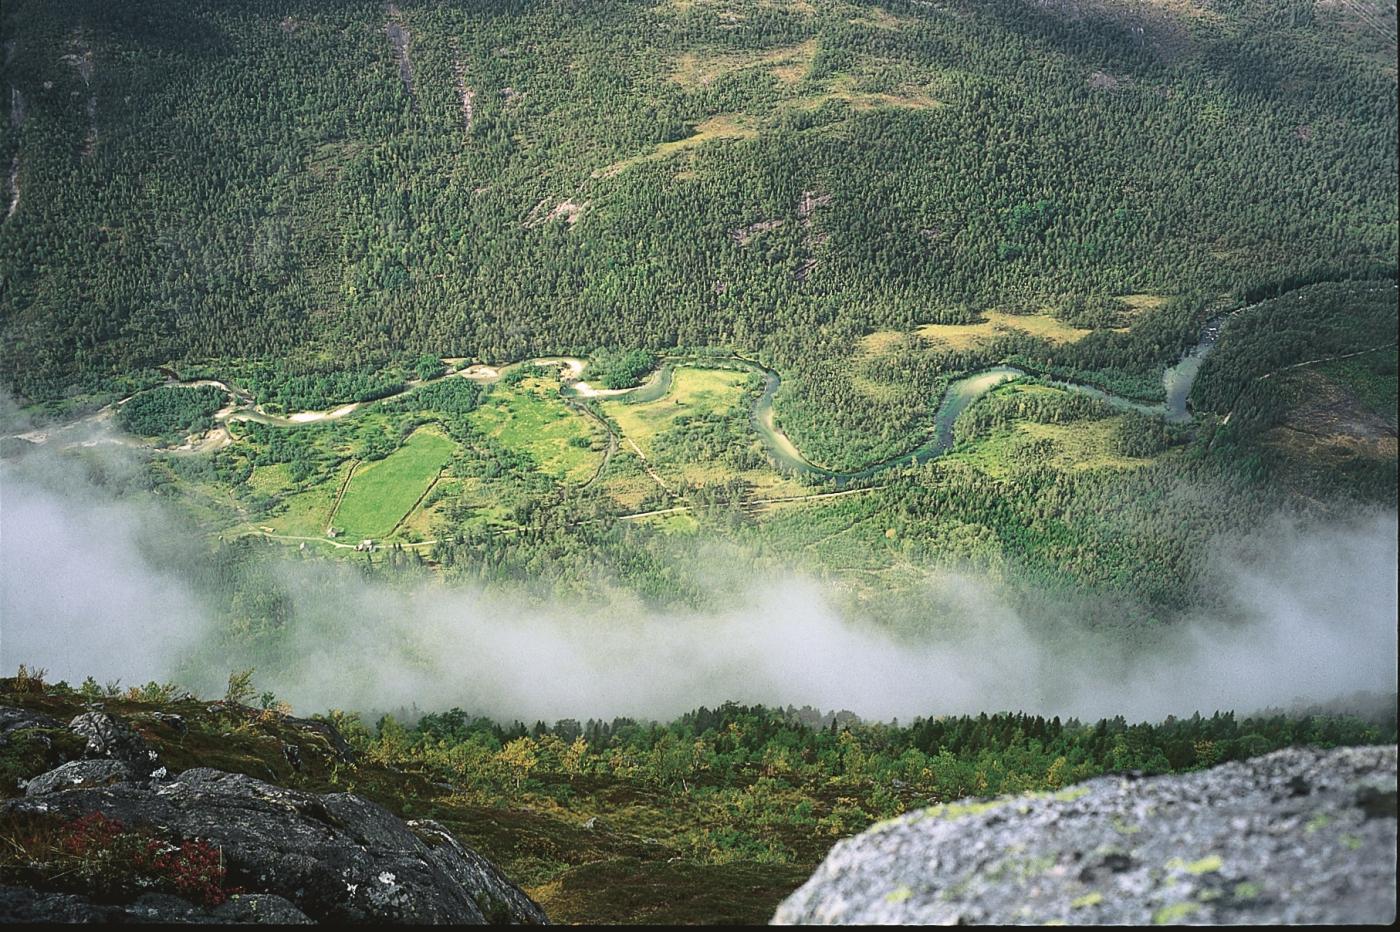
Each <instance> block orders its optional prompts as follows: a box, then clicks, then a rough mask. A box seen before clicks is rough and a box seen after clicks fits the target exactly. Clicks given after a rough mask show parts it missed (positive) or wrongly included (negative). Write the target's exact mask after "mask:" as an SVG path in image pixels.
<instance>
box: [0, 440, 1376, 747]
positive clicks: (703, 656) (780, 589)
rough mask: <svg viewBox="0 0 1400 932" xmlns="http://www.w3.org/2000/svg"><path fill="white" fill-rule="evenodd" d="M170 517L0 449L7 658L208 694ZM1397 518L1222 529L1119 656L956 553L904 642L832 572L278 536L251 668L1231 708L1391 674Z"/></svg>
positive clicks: (229, 659) (582, 689)
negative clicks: (593, 589)
mask: <svg viewBox="0 0 1400 932" xmlns="http://www.w3.org/2000/svg"><path fill="white" fill-rule="evenodd" d="M103 462H104V465H103V468H104V469H106V470H108V471H109V472H111V471H120V470H122V469H133V468H134V467H133V466H132V465H131V464H130V463H128V462H125V461H124V460H121V459H120V458H115V457H114V458H112V459H111V462H110V463H108V462H107V461H106V460H104V461H103ZM186 528H187V525H186V524H185V523H183V521H182V520H181V519H177V518H176V517H175V516H174V514H173V512H172V511H171V510H169V508H168V506H164V505H162V504H161V503H160V502H159V501H158V499H157V498H155V497H154V496H151V495H149V494H146V493H137V494H131V495H125V496H122V497H121V498H116V497H114V496H113V495H112V494H111V493H110V492H107V491H105V490H104V488H102V487H99V486H98V485H97V484H95V483H94V482H93V481H92V479H91V470H90V469H78V468H75V466H74V465H73V464H72V463H69V462H66V461H61V459H60V458H59V457H56V456H53V455H52V454H50V453H48V452H43V451H41V452H38V453H31V454H28V455H26V456H23V457H20V458H18V459H15V460H9V461H3V462H0V669H4V670H6V671H13V670H14V669H15V667H16V666H17V665H18V664H20V663H27V664H30V665H32V666H40V667H45V668H47V669H48V671H49V678H50V680H55V679H59V678H65V679H67V680H68V681H69V682H71V683H75V684H76V683H78V682H81V681H82V679H83V678H84V677H85V676H89V675H91V676H93V677H95V678H96V679H97V680H98V681H99V682H101V681H106V680H112V679H118V678H119V679H120V680H121V681H122V682H123V683H126V684H132V683H140V682H146V681H148V680H152V679H157V680H166V679H177V680H178V681H179V682H181V683H182V684H183V685H186V686H188V687H191V688H194V689H196V690H197V691H199V692H201V693H202V694H204V695H211V694H218V693H221V692H222V683H223V681H224V679H225V678H226V677H227V675H228V673H229V672H230V670H232V669H235V668H237V667H238V666H240V665H241V664H240V658H238V657H237V656H234V655H232V654H229V653H227V652H224V651H222V650H220V649H217V648H213V647H211V645H215V644H216V643H217V641H218V639H217V638H216V637H215V635H214V629H215V626H216V625H217V624H218V622H217V621H216V616H217V611H216V610H215V609H216V607H215V606H212V605H210V604H208V601H207V598H208V597H207V596H206V595H202V594H201V590H200V588H199V587H198V586H197V585H195V584H194V582H193V581H192V580H191V579H190V578H188V576H187V572H188V570H187V569H186V568H184V567H187V566H188V563H187V562H186V561H184V560H181V559H178V558H176V555H178V554H180V553H184V554H186V555H188V554H189V553H198V552H200V551H201V550H202V549H203V544H202V542H201V541H200V540H199V539H198V538H197V537H195V536H193V534H192V532H191V531H189V530H188V529H186ZM1396 529H1397V527H1396V515H1395V513H1394V512H1388V513H1384V514H1365V515H1350V516H1347V517H1345V518H1339V519H1336V520H1334V521H1333V522H1332V523H1328V524H1316V523H1314V524H1312V525H1310V526H1308V527H1307V528H1306V529H1305V528H1303V527H1302V526H1300V525H1298V524H1297V523H1293V522H1289V521H1286V520H1283V519H1279V520H1277V521H1275V522H1273V523H1271V524H1269V525H1267V526H1265V527H1261V528H1258V529H1257V530H1255V531H1254V532H1253V533H1251V534H1250V535H1249V536H1248V537H1238V538H1232V539H1222V540H1220V541H1218V543H1217V546H1216V547H1215V551H1216V557H1215V559H1213V560H1212V563H1211V568H1210V570H1209V571H1208V575H1209V578H1208V579H1207V580H1206V585H1205V587H1204V588H1205V589H1206V590H1207V591H1211V592H1214V593H1215V597H1214V599H1213V601H1212V604H1213V605H1214V606H1215V608H1213V609H1212V611H1211V612H1210V617H1204V616H1197V617H1185V618H1181V619H1179V620H1177V621H1175V622H1173V624H1172V627H1171V628H1170V629H1169V633H1167V634H1166V635H1165V636H1163V637H1159V638H1157V639H1156V642H1155V644H1154V646H1153V647H1152V649H1151V650H1147V651H1143V650H1139V651H1136V652H1133V651H1130V650H1126V649H1125V648H1124V646H1123V645H1122V644H1120V643H1116V642H1115V643H1110V642H1109V641H1108V640H1106V639H1105V638H1103V637H1101V636H1093V635H1089V634H1084V635H1082V636H1080V637H1077V638H1074V637H1066V636H1064V634H1063V629H1061V634H1060V635H1059V636H1057V637H1056V638H1055V640H1054V643H1053V645H1051V644H1046V643H1043V639H1041V638H1039V637H1038V636H1037V631H1041V630H1043V629H1044V624H1043V619H1041V618H1037V617H1029V616H1028V615H1022V614H1018V613H1017V612H1016V611H1015V610H1013V609H1012V608H1011V607H1010V601H1009V600H1008V599H1007V598H1005V597H1004V595H1003V594H1002V593H1001V592H1000V591H999V590H998V589H997V588H996V587H995V586H993V585H992V584H990V583H984V582H981V581H979V580H978V579H976V578H973V577H971V576H967V575H957V574H931V575H930V577H929V579H928V582H927V586H926V592H924V593H922V594H921V596H920V597H921V598H926V601H927V604H928V609H927V611H928V612H929V613H930V616H931V617H932V616H935V615H936V616H937V617H936V618H933V619H932V620H934V621H936V622H937V624H936V625H934V627H939V628H942V629H944V630H947V629H949V628H954V629H957V630H959V631H960V632H961V634H960V636H958V637H957V638H956V639H948V638H944V639H942V640H927V639H926V640H924V641H910V640H909V638H908V637H903V638H896V637H895V636H893V635H891V634H888V633H885V632H884V631H882V630H881V629H880V628H879V627H878V626H877V625H872V624H869V623H858V622H856V621H853V620H848V619H847V618H844V617H843V616H842V614H841V612H840V611H838V609H837V608H836V601H835V600H834V599H833V594H832V592H831V591H830V590H829V589H827V588H824V586H823V585H822V584H819V583H818V582H816V581H814V580H811V579H804V578H800V577H797V576H793V575H779V576H773V577H770V578H766V579H754V580H753V581H752V583H751V584H749V585H748V586H747V589H744V590H740V591H741V592H742V596H741V597H739V598H737V599H736V600H735V601H734V602H733V605H732V607H731V608H729V609H727V610H724V611H719V612H714V613H704V614H698V613H685V612H676V613H663V614H656V613H649V612H647V611H645V610H644V609H643V608H641V607H640V606H639V605H638V604H637V603H635V602H632V601H628V600H626V599H619V603H618V604H616V605H610V606H607V607H605V608H603V609H599V608H598V607H597V606H596V605H595V606H590V607H587V608H586V609H584V610H580V609H579V608H578V607H577V606H572V605H569V604H547V605H541V604H539V602H538V601H537V600H531V599H526V598H524V597H523V596H522V597H520V598H514V597H512V596H511V595H510V594H508V593H505V592H502V591H499V590H493V591H491V592H481V591H474V590H471V589H463V588H451V587H447V586H444V585H442V584H440V583H437V582H421V583H415V584H413V585H412V586H410V587H403V586H387V585H382V584H374V583H370V582H367V581H365V580H364V579H363V577H362V575H361V574H360V573H359V572H357V571H356V570H355V569H354V568H353V567H348V566H344V565H339V564H334V563H331V562H329V561H321V560H305V559H297V558H296V555H295V554H291V553H289V554H288V556H287V558H286V560H285V566H284V567H282V568H280V569H279V572H280V573H283V574H285V576H284V579H285V580H286V581H287V583H288V587H289V588H290V590H291V592H292V593H293V595H292V606H291V608H292V612H291V617H292V620H291V621H290V622H289V625H288V630H287V641H286V642H285V644H284V647H283V648H282V649H281V650H279V652H278V653H279V656H280V657H281V658H282V663H281V667H280V668H274V667H269V666H268V665H267V664H266V663H264V664H263V665H260V667H259V669H258V674H257V677H256V679H255V682H256V684H257V685H258V686H259V688H262V689H270V690H272V691H273V692H275V693H276V694H277V696H278V697H279V698H282V699H286V700H288V701H290V702H291V703H292V704H293V706H294V707H295V708H296V709H297V710H298V711H299V712H303V713H310V712H315V711H321V710H325V709H328V708H332V707H338V708H347V709H359V710H374V709H386V708H394V707H399V706H410V705H416V706H418V707H419V708H425V709H433V708H446V707H450V706H461V707H463V708H467V709H469V710H471V711H473V712H476V713H481V714H488V715H492V716H494V717H497V718H500V719H512V718H521V719H525V720H534V719H545V720H553V719H558V718H563V717H572V718H578V719H583V718H588V717H612V716H614V715H631V716H636V717H648V718H659V719H666V718H669V717H672V716H675V715H677V714H679V713H682V712H685V711H688V710H690V709H693V708H695V707H697V706H699V705H710V706H713V705H716V704H718V703H720V702H722V701H724V700H726V699H736V700H741V701H745V702H762V703H768V704H779V705H786V704H795V705H804V704H806V705H812V706H817V707H820V708H824V709H839V708H845V709H850V710H853V711H855V712H857V713H858V714H860V715H862V716H864V717H867V718H881V719H888V718H891V717H895V716H898V717H899V718H901V719H908V718H912V717H914V716H916V715H930V714H950V713H958V712H980V711H988V712H991V711H997V710H1008V709H1010V710H1015V709H1024V710H1026V711H1035V712H1042V713H1045V714H1060V715H1075V716H1078V717H1080V718H1096V717H1100V716H1112V715H1124V716H1126V717H1128V718H1129V719H1157V718H1161V717H1163V716H1165V715H1167V714H1177V715H1182V714H1190V713H1191V712H1193V711H1197V710H1200V711H1202V712H1205V713H1209V712H1211V711H1214V710H1216V709H1235V710H1236V711H1239V712H1247V711H1250V710H1255V709H1259V708H1262V707H1265V706H1271V705H1287V704H1291V703H1292V702H1294V701H1300V700H1301V701H1325V700H1328V699H1331V698H1333V697H1336V696H1338V695H1342V694H1349V693H1353V692H1356V691H1359V690H1371V691H1377V692H1386V693H1388V692H1392V691H1393V690H1394V689H1395V685H1396V638H1395V634H1396V627H1395V626H1396V561H1397V552H1396ZM204 591H207V590H204ZM911 598H912V596H911ZM1049 607H1050V605H1049V603H1047V609H1048V608H1049ZM1126 610H1127V609H1125V611H1126ZM950 616H951V617H950Z"/></svg>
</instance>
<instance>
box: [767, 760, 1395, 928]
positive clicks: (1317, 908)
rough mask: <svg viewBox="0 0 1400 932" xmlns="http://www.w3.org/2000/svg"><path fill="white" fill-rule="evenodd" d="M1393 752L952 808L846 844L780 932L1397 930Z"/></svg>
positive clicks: (1247, 765) (793, 903)
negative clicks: (1181, 926) (910, 926)
mask: <svg viewBox="0 0 1400 932" xmlns="http://www.w3.org/2000/svg"><path fill="white" fill-rule="evenodd" d="M1395 844H1396V749H1395V748H1394V747H1369V748H1342V749H1337V750H1331V751H1320V750H1303V749H1294V750H1286V751H1279V752H1276V753H1274V754H1270V755H1267V756H1265V757H1260V758H1256V759H1254V760H1250V761H1245V762H1240V763H1231V764H1226V765H1224V766H1220V767H1216V768H1214V769H1212V770H1208V771H1202V772H1198V773H1190V774H1179V775H1173V776H1164V777H1156V778H1151V779H1130V778H1124V777H1102V778H1099V779H1097V780H1091V781H1089V782H1087V783H1084V784H1081V785H1079V786H1076V787H1072V788H1070V789H1068V790H1065V791H1063V792H1060V793H1057V794H1051V795H1044V796H1032V797H1008V798H1004V799H1000V800H995V801H991V802H968V803H961V804H960V803H954V804H950V805H947V806H940V807H935V808H933V809H928V810H923V811H920V812H914V813H910V814H908V815H905V816H902V817H900V818H897V819H893V820H891V821H889V822H885V823H882V824H880V825H877V826H875V827H873V828H871V829H870V830H869V831H867V832H865V833H863V834H861V835H858V836H856V837H854V838H851V839H847V840H846V841H843V842H840V843H839V844H837V845H836V847H834V848H833V849H832V850H831V852H830V853H829V854H828V855H827V858H826V860H825V861H824V862H823V863H822V865H821V866H820V867H819V868H818V869H817V871H816V873H815V874H813V876H812V878H811V879H810V880H809V881H808V882H807V883H806V884H805V885H804V886H803V887H802V888H801V889H799V890H798V891H797V892H796V893H794V894H793V895H792V896H790V897H789V898H788V899H787V900H786V901H785V902H784V903H783V904H782V906H781V907H779V909H778V912H777V915H776V916H775V917H774V920H773V921H774V922H775V923H779V924H797V923H804V924H812V923H827V924H834V923H840V924H845V923H922V924H951V923H1036V924H1040V923H1046V922H1056V923H1111V924H1118V923H1122V924H1131V925H1137V924H1144V923H1158V924H1162V923H1180V922H1186V923H1231V924H1239V923H1245V924H1248V923H1350V922H1358V923H1390V922H1393V921H1394V920H1395V880H1396V848H1395Z"/></svg>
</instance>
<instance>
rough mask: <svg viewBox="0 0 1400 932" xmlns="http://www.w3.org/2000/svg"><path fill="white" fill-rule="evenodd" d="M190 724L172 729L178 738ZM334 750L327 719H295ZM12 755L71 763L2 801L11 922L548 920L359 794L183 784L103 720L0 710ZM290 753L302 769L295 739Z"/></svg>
mask: <svg viewBox="0 0 1400 932" xmlns="http://www.w3.org/2000/svg"><path fill="white" fill-rule="evenodd" d="M178 719H179V717H178V716H169V717H168V720H167V721H166V722H164V724H166V725H168V726H170V727H178V726H179V725H180V724H182V723H180V722H179V721H178ZM287 721H288V722H290V723H291V727H294V728H300V729H301V730H305V731H310V732H313V733H315V734H316V735H317V736H318V737H319V738H321V739H322V740H323V741H324V743H325V744H326V745H327V746H328V747H329V749H331V750H332V751H334V750H336V749H337V748H339V750H340V753H346V752H347V751H348V749H346V748H345V747H344V743H343V742H342V741H340V740H339V736H338V735H337V734H335V732H334V729H331V728H330V727H329V726H327V725H325V724H324V723H312V722H300V721H299V720H296V719H290V718H289V719H287ZM0 748H3V749H5V750H7V751H10V752H18V753H11V754H10V755H8V759H10V760H14V759H16V758H19V759H23V758H24V757H25V755H26V754H28V756H29V758H30V759H31V760H33V759H36V757H35V756H36V755H37V759H39V760H43V759H44V758H45V757H46V756H47V757H49V758H50V759H49V760H48V761H46V762H48V763H52V762H53V760H52V758H55V757H56V758H65V757H66V758H71V759H68V760H63V761H62V762H61V763H59V764H58V766H56V767H53V768H52V769H48V770H45V771H44V772H42V773H38V774H36V775H34V776H32V777H28V778H23V777H21V778H20V779H21V780H22V782H23V789H24V796H22V797H19V798H14V799H9V800H6V801H4V802H3V803H0V834H3V836H4V837H5V839H6V840H7V841H8V842H9V844H8V845H7V846H6V854H5V856H4V858H3V863H0V883H3V885H2V886H0V921H7V920H9V921H15V920H18V921H35V920H56V921H86V920H104V919H105V920H142V921H158V922H179V921H209V920H213V921H227V922H278V923H283V922H293V923H304V922H319V921H335V922H346V921H349V922H357V921H358V922H413V923H422V922H433V923H471V924H484V923H529V924H540V923H544V922H546V921H547V920H546V918H545V915H544V913H543V911H542V910H541V909H540V908H539V907H538V906H537V905H536V904H535V903H534V902H533V901H532V900H531V899H530V898H529V897H528V896H527V895H526V894H525V893H524V892H523V891H522V890H521V889H520V888H519V887H518V886H516V885H515V884H514V883H512V882H511V881H509V880H508V879H506V878H505V877H504V876H503V875H502V874H501V872H500V871H499V870H498V869H497V868H496V867H495V866H494V865H493V864H491V863H490V862H489V861H488V860H486V859H485V858H483V857H481V856H480V855H478V854H476V853H475V852H474V851H472V850H471V849H470V848H468V847H466V846H465V845H463V844H461V843H460V842H459V841H457V840H456V839H455V838H454V837H453V836H452V835H451V834H450V833H449V832H448V831H447V830H446V829H445V828H444V827H443V826H441V825H439V824H438V823H436V822H434V821H432V820H427V819H424V820H408V821H405V820H403V819H400V818H398V817H397V816H395V815H393V814H392V813H390V812H389V811H388V810H386V809H385V808H384V807H382V806H380V805H378V804H376V803H374V802H372V801H370V800H368V799H365V798H364V797H362V796H359V795H356V794H354V793H343V792H342V793H313V792H306V791H303V790H297V789H289V788H286V787H283V786H278V785H275V784H273V783H269V782H267V781H265V780H260V779H257V778H255V777H252V776H249V775H248V774H245V773H230V772H226V771H222V770H216V769H213V768H209V767H192V768H189V769H186V770H184V771H183V772H181V773H179V774H178V775H177V774H174V773H172V772H171V768H170V767H169V766H167V765H166V764H165V762H163V761H162V759H161V755H160V753H159V752H157V751H156V750H154V749H153V748H151V747H149V746H148V745H147V744H146V742H145V741H144V740H143V739H142V737H141V736H140V735H139V734H138V733H137V732H136V731H135V730H133V729H132V728H131V727H129V726H128V725H127V724H126V723H124V722H122V721H120V720H119V719H117V718H115V717H113V716H111V715H109V714H107V713H106V712H103V711H89V712H84V713H82V714H80V715H78V716H76V717H74V718H73V719H72V720H71V721H70V722H69V723H68V724H67V725H66V726H65V725H64V724H63V723H62V722H60V721H59V720H57V719H54V718H52V717H50V716H47V715H44V714H41V713H35V712H31V711H24V710H20V709H12V708H0ZM279 750H280V751H281V754H282V756H284V757H287V758H290V759H299V757H300V751H298V750H296V746H295V745H293V744H283V745H282V746H281V748H279Z"/></svg>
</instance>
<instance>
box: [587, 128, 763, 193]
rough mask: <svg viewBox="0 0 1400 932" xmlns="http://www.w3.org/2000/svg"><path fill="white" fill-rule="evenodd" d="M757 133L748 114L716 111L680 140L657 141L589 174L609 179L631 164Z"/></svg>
mask: <svg viewBox="0 0 1400 932" xmlns="http://www.w3.org/2000/svg"><path fill="white" fill-rule="evenodd" d="M757 135H758V127H757V123H756V121H755V120H754V119H753V118H752V117H750V116H747V115H746V114H742V113H721V114H717V115H715V116H712V117H709V118H707V119H704V120H701V121H700V122H699V123H697V124H696V125H695V131H694V132H693V133H691V134H690V135H689V136H686V137H685V138H684V139H676V140H672V141H671V142H662V143H658V144H657V145H656V146H655V147H654V148H653V149H652V150H651V151H650V152H644V153H642V154H640V155H634V156H632V157H630V158H626V159H622V160H621V161H619V162H614V163H612V164H611V165H609V166H607V167H606V168H600V169H598V170H597V171H595V172H594V173H593V177H595V178H611V177H613V176H615V175H617V174H618V173H619V172H622V171H625V170H626V169H628V168H631V167H632V166H634V165H640V164H641V163H643V162H654V161H660V160H662V159H667V158H670V157H671V156H673V155H677V154H680V153H683V152H688V151H691V150H694V149H696V148H698V147H699V146H701V145H703V144H704V143H707V142H715V141H720V140H736V139H752V138H753V137H755V136H757Z"/></svg>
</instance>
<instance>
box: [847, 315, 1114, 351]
mask: <svg viewBox="0 0 1400 932" xmlns="http://www.w3.org/2000/svg"><path fill="white" fill-rule="evenodd" d="M982 317H983V320H982V321H981V322H980V323H975V324H925V325H924V326H922V327H920V328H919V329H918V330H916V331H915V332H916V333H917V334H918V335H919V336H921V337H923V338H924V339H925V340H928V341H929V342H930V343H938V344H940V345H942V346H946V347H949V348H951V349H956V350H964V349H972V348H974V347H978V346H983V345H985V344H987V343H990V342H992V341H993V340H995V339H997V338H998V337H1002V336H1006V335H1007V334H1010V333H1026V334H1030V335H1031V336H1033V337H1042V338H1044V339H1046V340H1049V341H1050V342H1051V343H1075V342H1078V341H1079V340H1082V339H1084V337H1086V336H1088V335H1089V334H1091V333H1093V332H1094V331H1092V330H1081V329H1080V328H1078V327H1071V326H1070V325H1069V324H1067V323H1065V322H1064V321H1062V320H1059V319H1058V318H1055V317H1052V316H1050V315H1049V314H1007V313H1006V312H1004V311H987V312H986V313H984V314H983V315H982ZM865 339H866V341H867V345H868V346H875V345H878V342H877V341H878V340H880V339H881V335H880V334H871V335H870V336H868V337H866V338H865Z"/></svg>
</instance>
